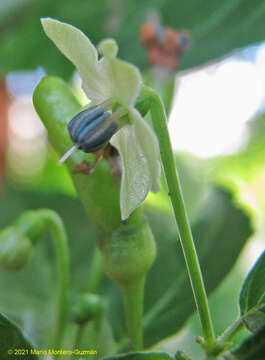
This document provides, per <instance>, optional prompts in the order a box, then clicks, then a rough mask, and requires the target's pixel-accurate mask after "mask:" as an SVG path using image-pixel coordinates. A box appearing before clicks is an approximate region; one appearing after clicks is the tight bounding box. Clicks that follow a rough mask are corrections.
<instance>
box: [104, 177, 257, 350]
mask: <svg viewBox="0 0 265 360" xmlns="http://www.w3.org/2000/svg"><path fill="white" fill-rule="evenodd" d="M186 176H187V174H186ZM148 219H149V221H150V224H151V228H152V230H153V233H154V235H155V239H156V243H157V254H158V256H157V259H156V261H155V263H154V265H153V266H152V268H151V270H150V272H149V274H148V278H147V283H146V290H145V306H144V308H145V317H144V341H145V346H146V347H149V346H152V345H153V344H155V343H157V342H158V341H161V339H163V338H166V337H168V336H171V335H173V334H175V333H176V332H178V331H179V330H180V329H181V327H182V326H183V325H184V323H185V322H186V321H187V319H188V318H189V317H190V316H191V315H192V314H193V313H194V311H195V309H196V307H195V303H194V300H193V295H192V291H191V287H190V282H189V278H188V274H187V271H186V267H185V263H184V259H183V254H182V249H181V246H180V243H179V242H177V241H176V231H175V227H174V226H175V225H174V220H173V218H172V217H171V215H170V213H165V212H161V211H159V210H158V209H157V208H156V209H155V211H150V206H148ZM192 229H193V234H194V239H195V242H196V247H197V250H198V253H199V258H200V263H201V266H202V272H203V275H204V278H205V284H206V287H207V293H208V294H210V293H211V292H212V291H213V290H214V289H215V288H216V287H217V285H219V284H220V282H221V281H222V280H223V279H224V278H225V276H226V275H227V274H228V273H229V271H230V270H231V268H232V267H233V265H234V264H235V261H236V259H237V257H238V255H239V253H240V250H241V249H242V248H243V246H244V245H245V243H246V241H247V239H248V238H249V236H250V235H251V233H252V229H251V224H250V219H249V217H248V216H247V215H246V214H245V213H244V212H243V211H242V210H241V209H239V208H238V207H237V206H236V205H235V204H234V203H233V199H232V195H231V194H230V193H228V192H226V191H223V190H221V189H218V188H214V189H212V194H211V196H209V199H208V201H207V202H205V203H204V207H203V208H202V209H201V210H200V216H199V217H198V218H197V220H196V221H195V222H194V223H193V226H192ZM109 299H110V302H111V303H110V308H109V319H110V321H111V323H112V325H113V327H114V330H115V334H116V337H117V338H119V337H122V336H123V334H124V333H126V328H125V325H124V319H123V314H122V301H121V297H120V294H119V292H118V291H117V290H116V289H113V291H112V293H111V297H110V298H109Z"/></svg>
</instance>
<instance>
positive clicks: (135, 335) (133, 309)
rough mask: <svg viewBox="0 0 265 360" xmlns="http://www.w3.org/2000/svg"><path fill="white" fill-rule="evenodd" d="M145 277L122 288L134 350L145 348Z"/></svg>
mask: <svg viewBox="0 0 265 360" xmlns="http://www.w3.org/2000/svg"><path fill="white" fill-rule="evenodd" d="M144 285H145V278H144V277H143V279H141V280H139V281H135V282H133V283H130V284H128V285H127V286H126V287H123V288H122V294H123V302H124V307H125V314H126V323H127V329H128V335H129V339H130V340H131V342H132V350H134V351H139V350H142V348H143V326H142V319H143V298H144Z"/></svg>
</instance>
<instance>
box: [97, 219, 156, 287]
mask: <svg viewBox="0 0 265 360" xmlns="http://www.w3.org/2000/svg"><path fill="white" fill-rule="evenodd" d="M100 250H101V254H102V262H103V267H104V270H105V272H106V274H107V275H108V276H109V277H110V278H111V279H112V280H113V281H114V282H116V283H117V284H118V285H119V286H120V287H121V288H124V287H127V286H128V285H129V284H133V283H135V282H138V281H139V280H141V279H142V278H144V277H145V276H146V274H147V272H148V271H149V269H150V267H151V265H152V263H153V261H154V259H155V254H156V247H155V242H154V238H153V234H152V232H151V230H150V227H149V224H148V222H147V221H146V219H145V218H144V217H142V218H141V221H139V222H137V223H136V224H129V225H128V224H126V223H125V224H122V225H121V226H120V227H119V228H118V229H117V230H115V231H114V232H113V233H112V235H111V238H110V239H107V240H105V241H104V240H103V241H102V244H101V246H100Z"/></svg>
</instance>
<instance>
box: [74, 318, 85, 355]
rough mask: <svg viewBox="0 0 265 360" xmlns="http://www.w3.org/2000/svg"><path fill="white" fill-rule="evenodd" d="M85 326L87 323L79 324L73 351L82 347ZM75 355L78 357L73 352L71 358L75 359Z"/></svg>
mask: <svg viewBox="0 0 265 360" xmlns="http://www.w3.org/2000/svg"><path fill="white" fill-rule="evenodd" d="M85 326H86V324H78V326H77V329H76V333H75V340H74V347H73V351H74V350H76V349H78V350H80V349H81V345H82V339H83V336H84V330H85ZM75 357H76V355H75V354H74V353H73V354H72V356H71V358H72V359H74V358H75Z"/></svg>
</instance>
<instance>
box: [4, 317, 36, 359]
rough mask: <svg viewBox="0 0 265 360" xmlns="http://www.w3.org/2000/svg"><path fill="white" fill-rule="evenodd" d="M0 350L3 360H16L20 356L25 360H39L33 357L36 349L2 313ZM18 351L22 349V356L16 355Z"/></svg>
mask: <svg viewBox="0 0 265 360" xmlns="http://www.w3.org/2000/svg"><path fill="white" fill-rule="evenodd" d="M0 349H1V360H16V359H17V358H18V357H19V356H21V357H23V359H25V360H30V359H33V360H34V359H35V360H37V359H38V356H37V355H31V350H32V351H33V350H34V348H33V347H32V345H31V344H30V343H29V341H28V340H27V339H26V337H25V336H24V335H23V333H22V331H21V330H20V329H19V328H18V327H17V325H15V324H14V323H13V322H12V321H10V320H9V319H8V318H6V317H5V316H4V315H2V314H1V313H0ZM16 349H21V350H22V352H23V353H22V354H16Z"/></svg>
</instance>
